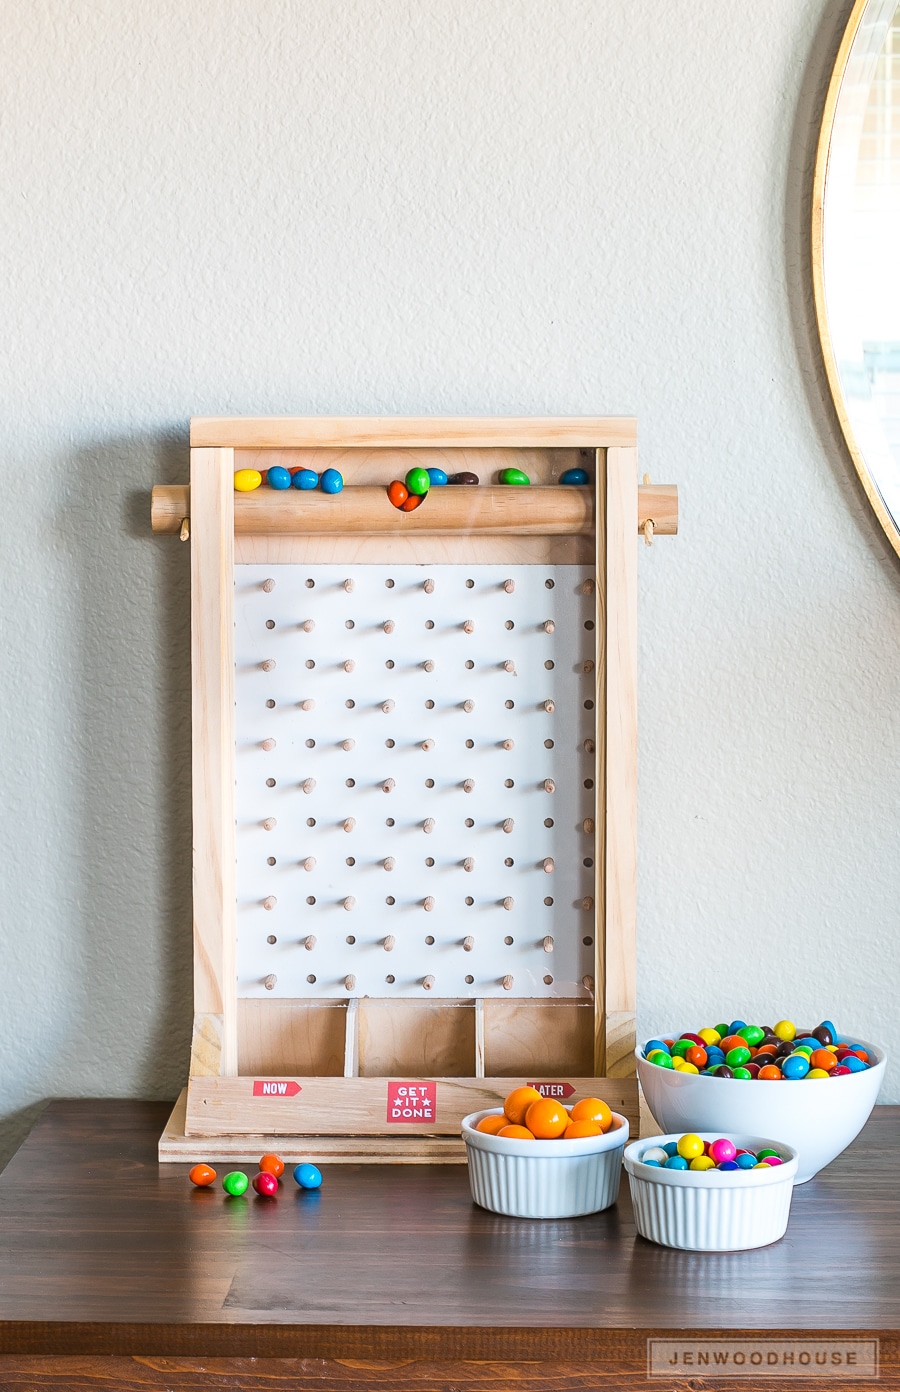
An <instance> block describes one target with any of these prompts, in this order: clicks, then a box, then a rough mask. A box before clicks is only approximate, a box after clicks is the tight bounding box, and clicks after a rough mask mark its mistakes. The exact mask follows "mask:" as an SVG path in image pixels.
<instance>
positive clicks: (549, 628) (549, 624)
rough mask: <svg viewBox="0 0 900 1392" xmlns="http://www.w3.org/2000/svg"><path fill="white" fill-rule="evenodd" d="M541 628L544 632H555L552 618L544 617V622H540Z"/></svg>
mask: <svg viewBox="0 0 900 1392" xmlns="http://www.w3.org/2000/svg"><path fill="white" fill-rule="evenodd" d="M541 628H542V629H543V630H544V632H545V633H555V632H556V624H555V623H554V622H553V620H552V619H545V620H544V622H543V623H542V624H541Z"/></svg>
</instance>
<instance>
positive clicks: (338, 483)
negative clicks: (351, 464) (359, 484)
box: [269, 469, 344, 493]
mask: <svg viewBox="0 0 900 1392" xmlns="http://www.w3.org/2000/svg"><path fill="white" fill-rule="evenodd" d="M271 472H272V471H271V469H270V470H269V473H270V474H271ZM343 486H344V480H343V478H342V477H341V475H340V474H339V473H338V471H337V469H326V470H325V472H324V473H323V474H322V477H321V478H320V479H319V487H320V488H321V490H322V492H323V493H340V491H341V489H342V488H343Z"/></svg>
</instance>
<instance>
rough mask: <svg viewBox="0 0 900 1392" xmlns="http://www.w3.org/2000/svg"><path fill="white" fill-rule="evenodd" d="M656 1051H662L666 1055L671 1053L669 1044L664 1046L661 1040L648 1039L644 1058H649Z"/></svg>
mask: <svg viewBox="0 0 900 1392" xmlns="http://www.w3.org/2000/svg"><path fill="white" fill-rule="evenodd" d="M654 1049H662V1051H663V1053H664V1054H668V1053H670V1052H671V1050H670V1049H669V1046H668V1044H664V1043H663V1042H662V1040H661V1039H648V1040H647V1043H646V1044H645V1045H644V1058H649V1056H650V1054H652V1053H653V1050H654Z"/></svg>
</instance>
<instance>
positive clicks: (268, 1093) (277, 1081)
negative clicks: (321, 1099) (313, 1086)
mask: <svg viewBox="0 0 900 1392" xmlns="http://www.w3.org/2000/svg"><path fill="white" fill-rule="evenodd" d="M302 1091H303V1089H302V1087H301V1086H300V1084H299V1083H287V1082H285V1080H284V1079H283V1078H272V1079H270V1080H266V1079H265V1078H256V1079H254V1082H253V1096H254V1097H296V1096H297V1093H298V1092H302Z"/></svg>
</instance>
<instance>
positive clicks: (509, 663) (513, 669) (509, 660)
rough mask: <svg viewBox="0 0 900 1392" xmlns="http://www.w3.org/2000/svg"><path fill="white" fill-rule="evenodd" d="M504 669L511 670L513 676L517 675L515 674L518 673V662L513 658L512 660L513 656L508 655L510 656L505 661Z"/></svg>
mask: <svg viewBox="0 0 900 1392" xmlns="http://www.w3.org/2000/svg"><path fill="white" fill-rule="evenodd" d="M503 670H504V672H509V673H511V674H512V675H513V676H515V674H516V664H515V663H514V662H513V660H512V658H511V657H508V658H507V659H506V661H505V662H504V664H503Z"/></svg>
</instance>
